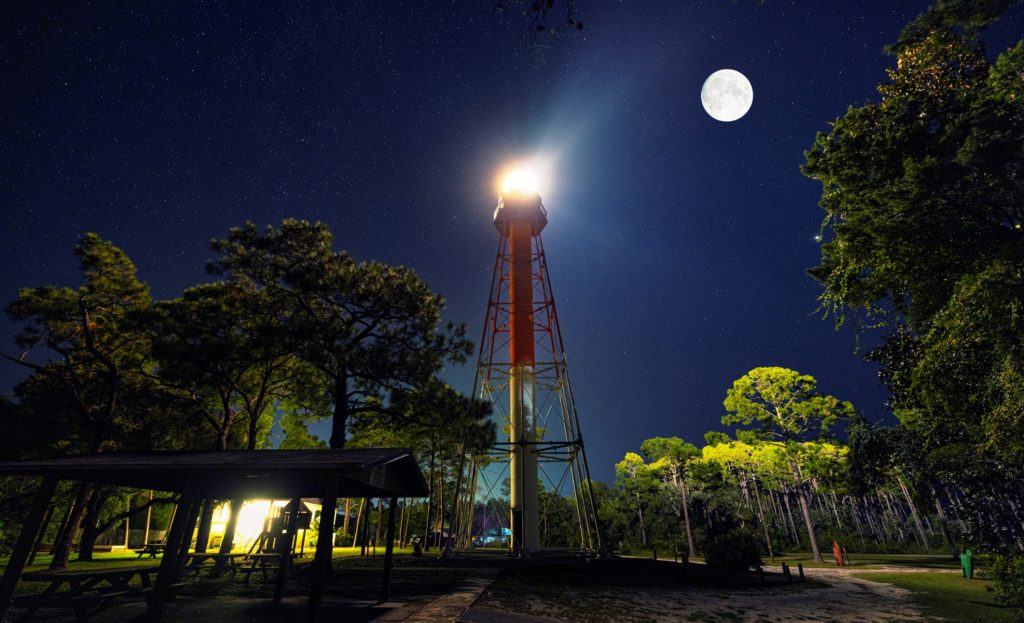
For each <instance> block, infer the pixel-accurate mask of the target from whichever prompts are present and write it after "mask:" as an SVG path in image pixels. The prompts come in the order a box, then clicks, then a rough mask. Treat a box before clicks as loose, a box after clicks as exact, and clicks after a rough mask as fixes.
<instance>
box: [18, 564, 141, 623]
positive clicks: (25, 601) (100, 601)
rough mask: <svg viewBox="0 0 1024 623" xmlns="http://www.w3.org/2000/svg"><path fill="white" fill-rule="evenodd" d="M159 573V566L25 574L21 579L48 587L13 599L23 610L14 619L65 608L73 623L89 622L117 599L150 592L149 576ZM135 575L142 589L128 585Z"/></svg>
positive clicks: (22, 619) (27, 617) (23, 618)
mask: <svg viewBox="0 0 1024 623" xmlns="http://www.w3.org/2000/svg"><path fill="white" fill-rule="evenodd" d="M159 570H160V567H157V566H147V567H124V568H116V569H85V570H74V571H53V572H50V571H38V572H32V573H25V574H23V575H22V576H21V577H22V578H23V579H24V580H26V581H29V582H49V585H48V586H47V587H46V589H45V590H43V591H42V592H40V593H33V594H28V595H18V596H17V597H16V598H15V600H14V601H15V603H16V604H17V605H19V606H21V607H24V608H25V610H24V611H23V612H22V613H21V615H20V616H19V617H18V618H17V619H16V620H17V621H25V620H27V619H29V618H30V617H31V616H32V615H33V614H34V613H35V612H36V611H37V610H39V609H40V608H67V609H70V610H72V611H73V612H74V614H75V620H76V621H88V620H89V617H90V616H92V615H94V614H96V613H98V612H101V611H102V610H105V609H106V608H107V607H108V606H110V604H111V603H113V601H114V600H115V599H117V598H119V597H125V596H128V595H137V594H143V593H144V592H145V591H147V590H151V587H152V579H151V576H154V575H156V573H157V571H159ZM136 576H138V578H139V580H140V583H141V587H134V586H131V582H132V580H133V579H134V578H135V577H136ZM65 586H66V588H64V589H63V590H62V588H63V587H65Z"/></svg>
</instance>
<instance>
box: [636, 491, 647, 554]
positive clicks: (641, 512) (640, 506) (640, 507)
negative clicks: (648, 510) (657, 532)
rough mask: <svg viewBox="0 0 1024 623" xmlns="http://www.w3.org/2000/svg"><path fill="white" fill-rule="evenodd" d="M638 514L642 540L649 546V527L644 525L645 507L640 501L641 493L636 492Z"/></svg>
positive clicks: (645, 545)
mask: <svg viewBox="0 0 1024 623" xmlns="http://www.w3.org/2000/svg"><path fill="white" fill-rule="evenodd" d="M636 514H637V516H638V517H640V542H641V543H642V544H643V546H644V547H647V528H646V527H644V508H643V504H641V503H640V493H639V492H638V493H637V494H636Z"/></svg>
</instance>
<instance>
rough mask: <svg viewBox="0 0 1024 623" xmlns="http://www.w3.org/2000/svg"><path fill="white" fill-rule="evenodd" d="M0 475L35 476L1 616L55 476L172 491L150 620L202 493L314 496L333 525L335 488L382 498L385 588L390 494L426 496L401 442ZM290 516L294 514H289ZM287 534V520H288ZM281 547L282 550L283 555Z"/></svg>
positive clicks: (321, 563) (316, 577) (172, 576)
mask: <svg viewBox="0 0 1024 623" xmlns="http://www.w3.org/2000/svg"><path fill="white" fill-rule="evenodd" d="M0 475H20V476H41V477H42V478H43V481H42V484H41V486H40V488H39V491H38V493H36V496H35V499H34V500H33V502H32V506H31V509H30V510H29V513H28V515H27V516H26V517H25V520H24V523H23V525H22V530H21V533H20V535H19V536H18V540H17V542H16V544H15V547H14V551H13V552H12V553H11V557H10V560H9V562H8V564H7V568H6V569H5V570H4V574H3V578H2V579H0V619H2V618H3V617H4V615H5V614H6V612H7V610H8V608H9V607H10V605H11V600H12V598H13V596H14V589H15V586H16V585H17V583H18V579H19V577H20V576H21V573H22V571H23V569H24V567H25V562H26V560H27V559H28V556H29V550H30V549H31V548H32V546H33V544H34V542H35V538H36V536H37V534H38V532H39V530H40V529H41V524H42V518H43V515H44V513H45V512H46V508H47V506H48V505H49V503H50V500H51V498H52V497H53V492H54V490H55V488H56V485H57V481H58V480H74V481H81V482H92V483H98V484H108V485H116V486H124V487H135V488H139V489H154V490H157V491H169V492H176V493H180V494H181V498H180V500H179V502H178V509H179V512H177V513H175V516H174V522H173V523H172V525H171V528H170V531H169V533H168V536H167V541H166V543H165V550H164V556H163V559H162V560H161V563H160V570H159V572H158V573H157V576H156V581H155V583H154V585H153V589H152V592H151V593H150V595H149V597H148V599H149V603H148V613H149V619H150V620H151V621H159V620H160V617H161V613H162V611H163V604H164V602H165V601H166V600H167V597H168V592H169V587H170V586H171V585H172V584H174V583H175V582H176V581H177V579H178V577H179V575H180V574H181V571H182V564H183V562H184V559H185V557H186V555H187V553H188V548H189V545H190V543H191V535H192V532H193V530H194V528H195V522H196V518H197V515H198V513H199V508H200V506H201V504H202V500H203V499H238V498H249V499H251V498H273V499H292V500H295V499H299V498H304V497H306V498H313V497H315V498H320V499H322V500H323V510H322V512H321V521H320V532H321V534H331V533H333V532H334V518H335V514H336V504H337V499H338V498H339V497H367V498H371V497H375V498H390V500H391V508H390V512H389V515H388V526H389V530H388V538H387V544H386V549H385V555H384V577H383V582H384V592H385V595H387V593H388V587H389V586H390V580H391V568H392V564H393V563H392V556H393V547H394V533H395V528H394V527H395V506H396V502H397V498H399V497H426V496H427V495H428V489H427V483H426V481H425V480H424V479H423V474H422V473H421V472H420V468H419V465H418V463H417V462H416V460H415V458H414V457H413V456H412V453H411V452H410V451H409V450H406V449H401V448H398V449H362V448H359V449H343V450H260V451H244V450H243V451H224V452H132V453H127V452H124V453H116V452H111V453H106V454H93V455H85V456H71V457H61V458H54V459H36V460H27V461H11V462H0ZM291 517H295V513H292V514H291ZM290 528H291V529H290V530H289V531H288V532H289V534H291V533H293V532H294V528H295V526H290ZM332 547H333V543H332V539H323V538H321V539H318V540H317V545H316V553H315V556H314V559H313V564H312V570H311V573H312V578H311V583H310V592H309V605H308V607H307V610H306V620H307V621H315V620H316V616H317V612H318V611H319V607H320V602H321V599H322V596H323V588H324V580H325V576H326V575H327V573H328V572H329V568H330V565H331V555H332ZM284 553H286V552H284V551H282V554H284ZM290 561H291V558H290V556H287V555H284V556H282V559H281V565H280V568H279V569H278V572H277V573H278V575H277V585H276V588H275V592H274V596H275V599H280V597H281V594H282V590H283V588H284V582H285V580H286V578H287V576H288V572H289V566H290Z"/></svg>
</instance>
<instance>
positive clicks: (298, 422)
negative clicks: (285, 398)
mask: <svg viewBox="0 0 1024 623" xmlns="http://www.w3.org/2000/svg"><path fill="white" fill-rule="evenodd" d="M280 425H281V430H282V431H283V432H284V438H283V439H281V442H280V443H279V444H278V445H277V447H278V449H280V450H293V449H300V448H326V447H327V443H326V442H325V441H324V440H323V439H320V438H319V437H317V436H316V435H312V434H310V432H309V429H308V428H306V422H305V420H304V419H303V418H302V416H300V415H299V414H297V413H295V412H285V413H284V414H282V415H281V420H280Z"/></svg>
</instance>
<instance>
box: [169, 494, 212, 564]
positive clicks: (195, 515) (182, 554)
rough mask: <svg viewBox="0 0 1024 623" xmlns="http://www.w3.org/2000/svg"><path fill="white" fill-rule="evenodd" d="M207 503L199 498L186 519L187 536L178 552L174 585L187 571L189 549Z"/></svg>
mask: <svg viewBox="0 0 1024 623" xmlns="http://www.w3.org/2000/svg"><path fill="white" fill-rule="evenodd" d="M207 502H208V501H207V500H203V499H202V498H200V497H197V498H196V499H195V501H194V502H192V508H191V509H189V513H188V517H186V520H187V523H186V524H185V534H183V535H182V538H181V548H180V549H179V550H178V560H177V561H176V562H175V566H174V576H173V577H172V579H171V582H172V583H173V582H177V581H178V578H180V577H181V574H182V572H184V570H185V563H186V562H187V561H188V548H189V547H190V546H191V545H192V534H193V533H194V532H195V531H196V524H197V523H199V515H200V510H201V509H205V507H206V504H207ZM182 510H185V509H182ZM207 537H209V535H207ZM198 544H199V540H198V538H197V539H196V545H197V546H198ZM197 549H198V547H197Z"/></svg>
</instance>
